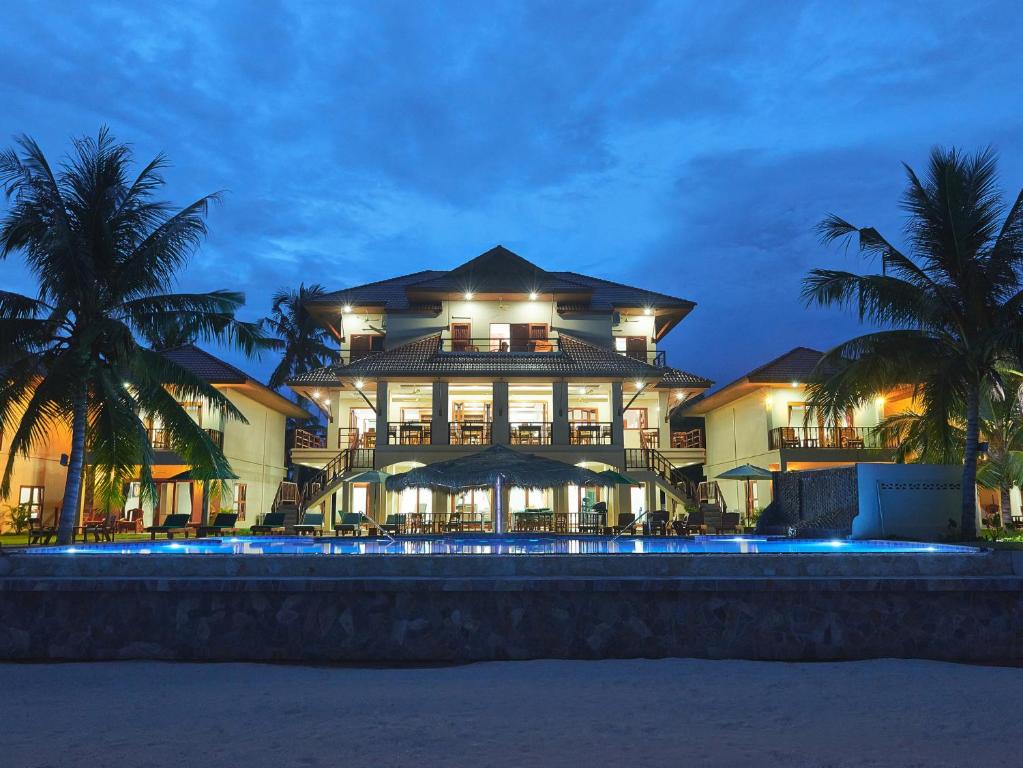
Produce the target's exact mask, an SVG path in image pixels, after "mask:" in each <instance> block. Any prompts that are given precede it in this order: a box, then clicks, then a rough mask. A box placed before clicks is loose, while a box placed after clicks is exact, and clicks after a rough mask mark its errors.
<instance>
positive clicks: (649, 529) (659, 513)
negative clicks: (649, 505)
mask: <svg viewBox="0 0 1023 768" xmlns="http://www.w3.org/2000/svg"><path fill="white" fill-rule="evenodd" d="M643 533H645V534H647V535H648V536H667V535H668V512H667V510H664V509H658V510H655V511H653V512H651V513H650V514H649V515H647V518H646V522H644V523H643Z"/></svg>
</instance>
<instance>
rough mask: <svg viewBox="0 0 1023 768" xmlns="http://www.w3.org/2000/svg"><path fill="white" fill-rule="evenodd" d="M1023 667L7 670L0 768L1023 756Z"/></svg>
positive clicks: (0, 689)
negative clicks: (0, 767)
mask: <svg viewBox="0 0 1023 768" xmlns="http://www.w3.org/2000/svg"><path fill="white" fill-rule="evenodd" d="M1021 694H1023V669H1014V668H998V667H976V666H961V665H955V664H943V663H937V662H927V661H895V660H882V661H869V662H848V663H840V664H781V663H762V662H743V661H697V660H662V661H642V660H640V661H599V662H582V661H531V662H495V663H486V664H472V665H467V666H457V667H427V668H397V669H395V668H365V667H354V668H353V667H300V666H277V665H262V664H170V663H151V662H111V663H98V664H63V665H54V664H46V665H28V664H26V665H13V664H3V665H0V729H2V732H3V738H2V739H0V766H3V767H4V768H8V767H10V768H14V767H15V766H17V768H22V767H23V766H24V767H26V768H27V767H29V766H60V767H61V768H71V767H73V766H90V768H98V767H100V766H174V768H190V767H191V766H204V767H205V766H209V767H210V768H219V766H243V767H245V768H262V767H263V766H267V767H269V766H273V768H284V767H286V766H346V767H351V766H374V768H387V767H388V766H472V767H473V768H486V767H488V766H583V767H584V768H593V767H595V766H662V765H663V766H692V765H699V766H776V765H777V766H928V768H934V767H935V766H1020V765H1023V722H1021V718H1020V702H1021Z"/></svg>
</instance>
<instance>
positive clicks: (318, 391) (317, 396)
mask: <svg viewBox="0 0 1023 768" xmlns="http://www.w3.org/2000/svg"><path fill="white" fill-rule="evenodd" d="M313 397H314V398H316V399H317V400H319V399H320V390H316V391H315V392H313Z"/></svg>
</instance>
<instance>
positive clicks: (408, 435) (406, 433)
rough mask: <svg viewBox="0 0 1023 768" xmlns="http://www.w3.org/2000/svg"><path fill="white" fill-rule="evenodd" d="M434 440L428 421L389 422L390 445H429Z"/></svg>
mask: <svg viewBox="0 0 1023 768" xmlns="http://www.w3.org/2000/svg"><path fill="white" fill-rule="evenodd" d="M431 438H432V431H431V428H430V423H429V422H427V421H389V422H387V444H388V445H429V444H430V442H431Z"/></svg>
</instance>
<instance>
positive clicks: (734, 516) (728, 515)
mask: <svg viewBox="0 0 1023 768" xmlns="http://www.w3.org/2000/svg"><path fill="white" fill-rule="evenodd" d="M739 524H740V517H739V513H738V512H724V513H722V515H721V524H720V525H719V526H718V531H717V532H718V533H738V532H739Z"/></svg>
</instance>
